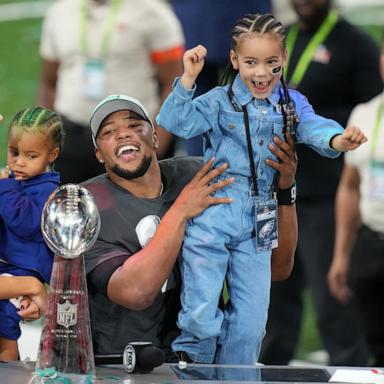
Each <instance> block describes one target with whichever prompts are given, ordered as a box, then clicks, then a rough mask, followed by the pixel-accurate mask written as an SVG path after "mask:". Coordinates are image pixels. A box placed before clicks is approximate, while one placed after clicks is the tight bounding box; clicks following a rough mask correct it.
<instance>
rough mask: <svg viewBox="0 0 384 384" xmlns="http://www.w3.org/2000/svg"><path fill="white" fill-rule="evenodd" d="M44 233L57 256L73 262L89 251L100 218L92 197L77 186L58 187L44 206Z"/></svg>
mask: <svg viewBox="0 0 384 384" xmlns="http://www.w3.org/2000/svg"><path fill="white" fill-rule="evenodd" d="M41 230H42V232H43V236H44V240H45V242H46V243H47V245H48V247H49V248H50V249H51V250H52V251H53V252H54V253H55V254H57V255H60V256H62V257H64V258H67V259H74V258H76V257H78V256H80V255H81V254H82V253H84V252H85V251H86V250H87V249H89V248H90V247H91V246H92V245H93V243H94V242H95V241H96V239H97V235H98V233H99V230H100V216H99V211H98V210H97V207H96V204H95V201H94V199H93V196H92V195H91V193H90V192H89V191H88V190H87V189H85V188H84V187H81V186H80V185H77V184H65V185H62V186H60V187H58V188H57V189H56V190H55V191H54V192H53V193H52V194H51V195H50V196H49V198H48V200H47V202H46V203H45V206H44V209H43V213H42V217H41Z"/></svg>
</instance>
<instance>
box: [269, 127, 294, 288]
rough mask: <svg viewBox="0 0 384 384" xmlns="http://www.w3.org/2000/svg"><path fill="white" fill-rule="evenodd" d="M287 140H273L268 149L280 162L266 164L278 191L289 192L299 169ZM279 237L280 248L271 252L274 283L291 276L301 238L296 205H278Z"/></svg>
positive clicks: (289, 137) (291, 146)
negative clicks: (276, 180) (276, 182)
mask: <svg viewBox="0 0 384 384" xmlns="http://www.w3.org/2000/svg"><path fill="white" fill-rule="evenodd" d="M286 140H287V141H283V140H281V139H280V138H279V137H277V136H275V137H274V138H273V144H270V146H269V149H270V151H271V152H272V153H273V154H275V155H276V157H277V158H278V159H279V162H276V161H273V160H270V159H269V160H267V164H268V165H269V166H271V167H272V168H274V169H276V171H277V172H278V175H279V176H278V188H279V189H282V190H284V189H289V188H290V187H291V186H292V185H293V184H294V182H295V175H296V168H297V155H296V151H295V144H294V142H293V139H292V137H291V135H290V134H286ZM278 234H279V236H278V240H279V245H278V247H277V248H275V249H273V251H272V259H271V271H272V281H281V280H285V279H287V278H288V277H289V275H290V274H291V272H292V268H293V263H294V255H295V250H296V245H297V236H298V226H297V214H296V205H295V204H292V205H279V211H278Z"/></svg>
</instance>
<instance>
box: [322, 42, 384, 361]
mask: <svg viewBox="0 0 384 384" xmlns="http://www.w3.org/2000/svg"><path fill="white" fill-rule="evenodd" d="M381 76H382V79H383V80H384V37H383V39H382V43H381ZM349 123H350V124H353V125H357V126H359V127H361V129H362V130H363V131H364V133H365V134H366V135H367V137H368V138H369V145H367V146H363V147H362V148H361V149H359V150H358V151H356V152H354V153H353V154H352V153H347V154H346V156H345V163H344V168H343V173H342V175H341V180H340V184H339V186H338V189H337V195H336V239H335V249H334V255H333V260H332V264H331V268H330V271H329V274H328V282H329V286H330V289H331V292H332V294H333V295H334V297H335V298H336V299H337V300H339V301H340V302H341V303H348V302H349V300H350V299H351V297H352V295H353V297H354V298H355V299H356V300H357V303H358V308H359V310H360V313H361V315H362V318H363V321H364V330H365V335H366V338H367V342H368V346H369V347H370V352H371V354H372V357H373V358H374V359H373V361H372V365H373V366H376V367H382V366H384V330H383V323H384V311H383V309H382V306H381V305H380V304H379V305H378V303H381V302H382V301H383V292H384V278H383V270H384V258H383V254H384V188H383V186H384V184H383V182H384V168H383V165H384V156H383V151H382V150H381V148H383V144H384V98H383V94H381V95H379V96H376V97H375V98H373V99H372V100H370V101H368V102H367V103H364V104H360V105H358V106H357V107H355V108H354V110H353V111H352V114H351V117H350V119H349Z"/></svg>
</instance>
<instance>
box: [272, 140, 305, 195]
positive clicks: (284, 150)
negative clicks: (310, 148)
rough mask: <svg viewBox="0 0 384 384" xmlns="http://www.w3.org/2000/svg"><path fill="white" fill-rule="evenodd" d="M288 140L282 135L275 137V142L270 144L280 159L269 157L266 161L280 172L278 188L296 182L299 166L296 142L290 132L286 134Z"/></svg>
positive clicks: (283, 187) (286, 186)
mask: <svg viewBox="0 0 384 384" xmlns="http://www.w3.org/2000/svg"><path fill="white" fill-rule="evenodd" d="M285 137H286V140H287V141H284V140H281V139H280V137H278V136H274V137H273V144H272V143H270V144H269V150H270V151H271V152H272V153H273V154H274V155H275V156H276V157H277V158H278V159H279V160H280V161H274V160H271V159H267V160H266V161H265V162H266V163H267V164H268V165H269V166H270V167H272V168H273V169H276V171H278V172H279V178H278V188H279V189H288V188H290V187H291V186H292V185H293V183H294V182H295V175H296V168H297V161H298V160H297V154H296V150H295V143H294V142H293V139H292V136H291V134H289V133H286V134H285Z"/></svg>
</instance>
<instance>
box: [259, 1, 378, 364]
mask: <svg viewBox="0 0 384 384" xmlns="http://www.w3.org/2000/svg"><path fill="white" fill-rule="evenodd" d="M291 4H292V6H293V8H294V10H295V12H296V14H297V16H298V22H297V23H294V24H292V25H291V26H290V27H289V28H288V32H287V39H286V45H287V49H288V52H289V58H288V65H287V70H286V74H285V75H286V79H287V81H288V84H289V85H290V87H293V88H296V89H297V90H298V91H300V92H302V93H303V94H305V95H306V96H307V97H308V99H309V100H310V101H311V104H312V106H313V107H314V109H315V111H316V113H318V114H321V115H323V116H325V117H327V118H331V119H334V120H336V121H338V122H339V123H340V124H341V125H342V126H344V127H345V126H346V123H347V120H348V117H349V115H350V113H351V110H352V108H353V107H354V106H355V105H357V104H359V103H362V102H364V101H367V100H369V99H371V98H372V97H373V96H375V95H377V94H379V93H380V92H381V90H382V83H381V79H380V71H379V65H378V63H379V47H378V46H377V44H376V43H375V41H374V40H373V38H371V37H370V36H369V35H368V34H366V33H365V32H363V31H361V30H360V29H358V28H357V27H355V26H353V25H352V24H350V23H349V22H347V21H346V20H345V19H343V18H342V17H341V16H340V15H338V13H336V11H335V10H334V9H333V7H332V1H331V0H291ZM366 145H369V144H366ZM297 152H298V159H299V162H298V169H297V175H296V182H297V211H298V219H299V241H298V248H297V252H296V256H295V266H294V269H293V272H292V275H291V277H290V278H289V279H288V280H286V281H284V282H281V283H274V284H272V288H271V302H270V308H269V318H268V323H267V333H266V337H265V338H264V342H263V347H262V352H261V357H260V360H259V361H260V362H262V363H265V364H288V363H289V362H290V360H291V359H292V358H293V357H294V353H295V348H296V345H297V343H298V339H299V335H300V329H301V320H302V315H303V292H304V289H305V288H306V287H308V288H309V289H310V292H311V293H312V294H313V300H314V307H315V312H316V320H317V325H318V328H319V332H320V337H321V340H322V342H323V345H324V348H325V349H326V351H327V352H328V354H329V362H328V363H329V364H330V365H339V366H342V365H357V366H358V365H365V364H366V363H367V359H368V350H367V346H366V343H365V339H364V335H363V328H362V326H361V321H360V320H361V319H360V317H359V313H358V312H357V310H356V307H355V305H354V303H353V302H352V301H350V302H348V303H344V304H342V303H340V302H339V301H338V300H336V299H335V298H334V297H333V296H332V295H331V293H330V290H329V288H328V285H327V274H328V271H329V267H330V264H331V260H332V254H333V244H334V230H335V228H334V200H335V193H336V189H337V185H338V182H339V178H340V174H341V170H342V167H343V158H342V157H339V158H338V159H336V160H331V159H326V158H323V157H321V156H319V155H318V154H316V153H314V151H312V150H311V149H309V148H308V147H305V146H302V145H298V146H297Z"/></svg>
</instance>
